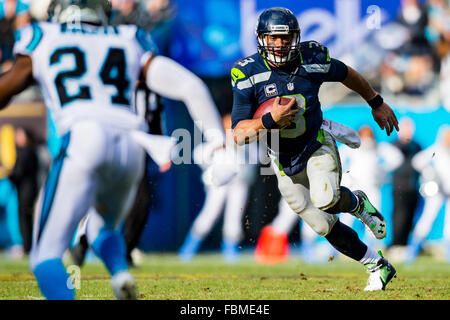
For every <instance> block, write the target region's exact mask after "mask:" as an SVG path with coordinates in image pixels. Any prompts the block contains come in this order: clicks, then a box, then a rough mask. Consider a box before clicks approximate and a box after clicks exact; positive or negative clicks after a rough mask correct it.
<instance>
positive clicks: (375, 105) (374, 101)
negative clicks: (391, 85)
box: [367, 94, 384, 109]
mask: <svg viewBox="0 0 450 320" xmlns="http://www.w3.org/2000/svg"><path fill="white" fill-rule="evenodd" d="M383 102H384V100H383V98H382V97H381V96H380V95H379V94H377V95H376V96H375V98H373V99H370V100H368V101H367V103H368V104H369V106H370V107H371V108H372V109H376V108H378V107H379V106H381V105H382V104H383Z"/></svg>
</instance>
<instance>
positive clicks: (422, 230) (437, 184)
mask: <svg viewBox="0 0 450 320" xmlns="http://www.w3.org/2000/svg"><path fill="white" fill-rule="evenodd" d="M412 164H413V166H414V168H415V169H416V170H418V171H419V172H420V173H421V184H422V185H421V193H422V194H423V196H424V197H425V205H424V208H423V211H422V215H421V216H420V218H419V221H417V223H416V225H415V227H414V229H413V232H412V234H411V238H410V239H409V244H408V247H407V250H406V256H405V261H406V262H408V263H411V262H413V261H415V259H416V258H417V256H418V255H419V253H420V251H421V249H422V244H423V242H424V240H425V238H426V237H427V235H428V234H429V232H430V230H431V227H432V226H433V222H434V221H435V220H436V217H437V215H438V213H439V211H440V210H441V208H442V206H445V222H444V231H443V240H444V247H445V259H446V260H447V261H448V262H450V167H449V165H450V126H449V125H443V126H442V127H441V128H440V129H439V132H438V135H437V138H436V142H435V143H434V144H433V145H431V146H430V147H428V148H427V149H425V150H423V151H420V152H419V153H417V154H416V155H415V156H414V158H413V159H412Z"/></svg>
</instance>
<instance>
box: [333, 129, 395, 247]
mask: <svg viewBox="0 0 450 320" xmlns="http://www.w3.org/2000/svg"><path fill="white" fill-rule="evenodd" d="M358 134H359V137H360V138H361V146H360V147H359V148H358V149H350V148H348V147H347V146H345V145H344V146H341V147H340V149H339V155H340V156H341V163H342V172H343V174H342V182H341V183H342V185H343V186H346V187H347V188H349V189H351V190H357V189H359V190H364V192H365V193H366V194H367V196H368V197H369V198H370V201H371V203H372V204H373V206H374V207H375V208H381V204H382V201H381V200H382V199H381V187H382V186H383V184H385V183H386V182H387V181H388V179H389V177H388V174H389V173H391V172H392V171H393V170H395V169H396V168H398V167H399V166H400V165H401V164H402V162H403V155H402V153H401V152H400V150H399V149H398V148H397V147H395V146H393V145H392V144H390V143H388V142H377V141H376V140H375V135H374V132H373V129H372V128H371V127H370V126H368V125H364V126H362V127H361V128H359V130H358ZM341 222H343V223H345V224H347V225H349V226H351V225H352V224H353V222H354V217H353V216H351V215H344V216H342V217H341ZM371 240H372V239H371V238H369V237H366V238H365V242H366V243H370V244H371V245H372V246H373V245H375V243H373V242H372V243H371Z"/></svg>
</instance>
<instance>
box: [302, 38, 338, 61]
mask: <svg viewBox="0 0 450 320" xmlns="http://www.w3.org/2000/svg"><path fill="white" fill-rule="evenodd" d="M300 52H301V54H302V59H303V63H306V64H313V63H318V64H326V63H330V61H331V58H330V52H329V50H328V48H327V47H325V46H324V45H323V44H321V43H319V42H317V41H304V42H301V43H300Z"/></svg>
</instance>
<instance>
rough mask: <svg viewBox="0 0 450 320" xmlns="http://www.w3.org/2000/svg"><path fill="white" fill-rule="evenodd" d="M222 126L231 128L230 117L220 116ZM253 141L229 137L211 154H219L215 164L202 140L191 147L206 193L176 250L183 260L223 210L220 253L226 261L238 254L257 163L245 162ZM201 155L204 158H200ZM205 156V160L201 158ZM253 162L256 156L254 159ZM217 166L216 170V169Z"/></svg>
mask: <svg viewBox="0 0 450 320" xmlns="http://www.w3.org/2000/svg"><path fill="white" fill-rule="evenodd" d="M223 123H224V128H225V130H229V129H230V128H231V118H230V117H226V116H224V117H223ZM256 147H257V146H256V144H254V145H251V146H236V145H234V143H233V141H228V147H227V148H226V149H223V150H222V151H221V152H217V153H216V155H214V154H212V156H213V157H214V156H216V157H217V158H216V159H219V158H218V157H221V160H216V161H215V162H216V163H219V161H221V162H222V164H221V165H220V166H219V167H217V166H216V165H215V164H214V163H213V161H208V157H207V156H205V152H206V153H208V151H207V150H208V149H210V147H209V146H208V145H205V144H202V145H199V146H197V148H196V149H194V162H195V163H199V164H201V165H200V167H201V168H202V169H203V175H202V178H203V183H204V186H205V191H206V196H205V201H204V204H203V207H202V209H201V211H200V212H199V214H198V215H197V217H196V218H195V220H194V222H193V223H192V226H191V228H190V230H189V232H188V234H187V236H186V239H185V240H184V243H183V245H182V246H181V248H180V249H179V251H178V254H179V257H180V259H181V260H182V261H184V262H189V261H190V260H191V259H192V258H193V257H194V255H195V254H196V253H197V251H198V250H199V249H200V247H201V244H202V242H203V241H204V239H205V238H206V236H207V235H208V234H209V232H210V231H211V230H212V228H213V227H214V225H215V223H216V222H217V221H218V219H219V217H220V214H221V213H222V212H223V227H222V244H221V247H222V248H221V249H222V255H223V257H224V258H225V260H226V261H227V262H229V263H233V262H236V261H237V260H238V258H239V250H238V247H239V243H240V241H241V240H242V238H243V229H242V227H243V219H242V217H243V214H244V212H245V209H246V207H247V198H248V193H249V188H250V185H251V183H252V182H253V180H254V177H255V170H256V164H248V163H245V157H246V156H247V157H249V156H251V155H255V154H256V153H257V150H255V148H256ZM202 157H204V158H205V159H201V158H202ZM202 160H207V161H202ZM254 162H255V163H256V160H255V161H254ZM216 169H217V170H216Z"/></svg>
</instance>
